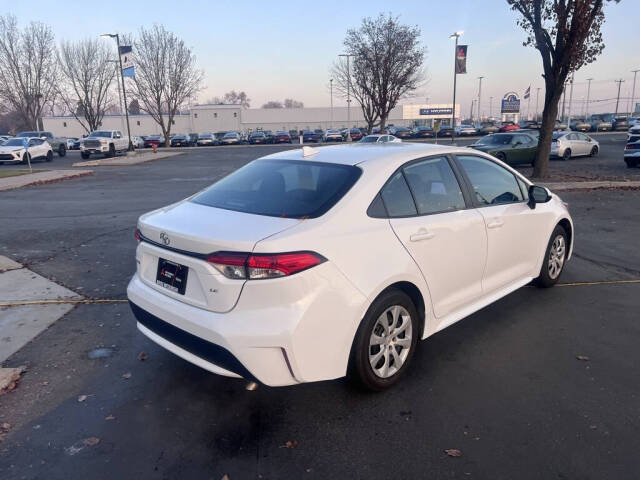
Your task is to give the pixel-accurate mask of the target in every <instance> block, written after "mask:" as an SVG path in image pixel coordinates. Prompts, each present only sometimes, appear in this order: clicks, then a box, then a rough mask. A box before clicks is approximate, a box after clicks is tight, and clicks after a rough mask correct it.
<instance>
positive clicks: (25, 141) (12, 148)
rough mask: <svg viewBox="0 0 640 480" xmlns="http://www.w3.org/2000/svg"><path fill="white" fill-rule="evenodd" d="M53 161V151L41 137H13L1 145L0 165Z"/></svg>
mask: <svg viewBox="0 0 640 480" xmlns="http://www.w3.org/2000/svg"><path fill="white" fill-rule="evenodd" d="M38 159H39V160H44V161H45V162H50V161H51V160H53V149H52V148H51V145H49V143H48V142H47V141H46V140H43V139H41V138H39V137H13V138H9V139H7V140H6V141H5V142H4V143H3V144H2V145H0V163H29V162H31V161H33V160H38Z"/></svg>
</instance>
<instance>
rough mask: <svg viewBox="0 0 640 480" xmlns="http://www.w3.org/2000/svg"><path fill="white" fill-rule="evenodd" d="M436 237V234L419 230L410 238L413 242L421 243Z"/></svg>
mask: <svg viewBox="0 0 640 480" xmlns="http://www.w3.org/2000/svg"><path fill="white" fill-rule="evenodd" d="M435 236H436V234H435V233H433V232H427V231H426V230H424V229H420V230H418V232H416V233H414V234H412V235H411V236H410V237H409V240H411V241H412V242H420V241H422V240H429V239H432V238H433V237H435Z"/></svg>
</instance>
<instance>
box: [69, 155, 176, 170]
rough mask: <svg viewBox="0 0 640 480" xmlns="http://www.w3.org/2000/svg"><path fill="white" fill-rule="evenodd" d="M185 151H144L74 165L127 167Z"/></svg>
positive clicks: (74, 165) (73, 165)
mask: <svg viewBox="0 0 640 480" xmlns="http://www.w3.org/2000/svg"><path fill="white" fill-rule="evenodd" d="M184 153H185V152H160V153H144V154H142V155H133V156H124V157H115V158H98V159H96V160H87V161H85V162H76V163H74V164H72V167H104V166H119V167H127V166H130V165H138V164H140V163H146V162H153V161H155V160H160V159H163V158H170V157H177V156H178V155H184Z"/></svg>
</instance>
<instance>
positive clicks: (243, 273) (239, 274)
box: [207, 252, 326, 280]
mask: <svg viewBox="0 0 640 480" xmlns="http://www.w3.org/2000/svg"><path fill="white" fill-rule="evenodd" d="M324 261H326V258H324V257H323V256H322V255H318V254H317V253H314V252H290V253H273V254H250V253H239V252H216V253H213V254H211V255H210V256H209V257H208V258H207V262H209V263H210V264H212V265H213V266H214V267H215V268H216V270H218V271H219V272H220V273H222V274H223V275H224V276H225V277H227V278H231V279H234V280H243V279H245V280H246V279H248V280H263V279H267V278H278V277H285V276H288V275H293V274H294V273H298V272H301V271H303V270H307V269H308V268H311V267H315V266H316V265H319V264H321V263H322V262H324Z"/></svg>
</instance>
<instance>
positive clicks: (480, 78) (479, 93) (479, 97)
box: [478, 77, 484, 122]
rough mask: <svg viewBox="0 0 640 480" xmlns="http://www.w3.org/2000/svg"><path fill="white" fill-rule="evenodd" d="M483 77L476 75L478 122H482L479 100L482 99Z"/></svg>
mask: <svg viewBox="0 0 640 480" xmlns="http://www.w3.org/2000/svg"><path fill="white" fill-rule="evenodd" d="M483 78H484V77H478V122H482V114H481V112H480V101H481V99H482V79H483Z"/></svg>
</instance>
